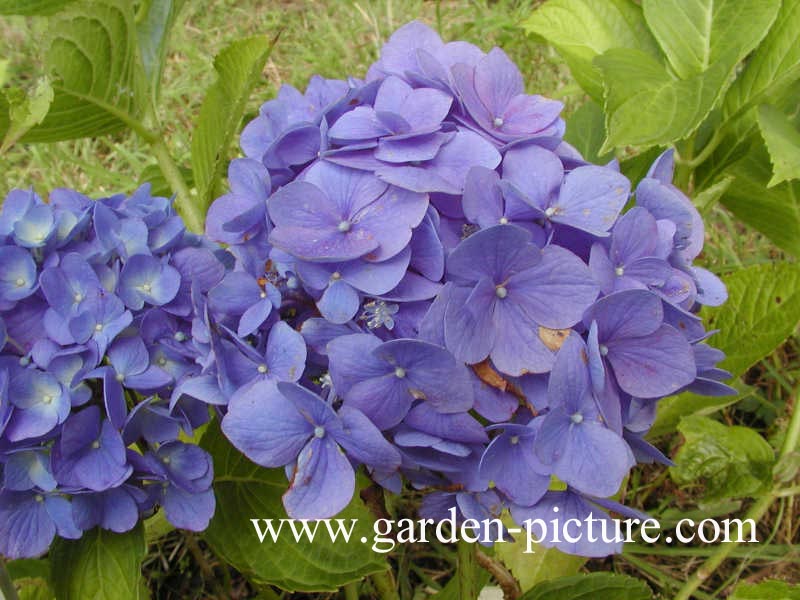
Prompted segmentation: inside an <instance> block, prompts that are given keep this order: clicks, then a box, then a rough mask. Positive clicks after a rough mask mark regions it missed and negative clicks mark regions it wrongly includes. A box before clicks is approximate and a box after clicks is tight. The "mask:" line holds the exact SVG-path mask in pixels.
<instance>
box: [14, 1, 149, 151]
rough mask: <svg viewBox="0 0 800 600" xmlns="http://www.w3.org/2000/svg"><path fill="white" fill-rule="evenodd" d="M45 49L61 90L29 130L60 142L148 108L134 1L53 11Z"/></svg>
mask: <svg viewBox="0 0 800 600" xmlns="http://www.w3.org/2000/svg"><path fill="white" fill-rule="evenodd" d="M49 31H50V32H51V34H50V37H49V41H48V43H47V50H46V53H45V62H46V66H47V70H48V71H50V72H52V74H53V81H52V83H53V90H54V92H55V95H54V97H53V102H52V104H51V105H50V110H49V111H48V113H47V116H46V117H45V118H44V120H42V122H41V123H40V124H38V125H37V126H35V127H33V128H32V129H30V131H28V133H27V134H25V135H24V136H23V138H22V139H23V141H26V142H55V141H58V140H68V139H75V138H81V137H93V136H98V135H104V134H108V133H113V132H116V131H120V130H121V129H123V128H124V127H126V124H127V122H128V121H129V120H130V119H131V118H133V117H136V116H137V115H138V114H139V113H140V112H141V109H142V89H143V84H144V80H143V76H142V71H141V68H140V66H139V63H138V61H137V55H136V54H137V52H136V29H135V24H134V15H133V8H132V4H131V3H130V2H128V1H127V0H95V1H82V2H76V3H72V4H70V6H69V7H68V9H67V10H66V11H64V12H62V13H59V14H57V15H56V16H54V17H52V19H51V23H50V26H49Z"/></svg>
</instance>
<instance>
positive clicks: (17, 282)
mask: <svg viewBox="0 0 800 600" xmlns="http://www.w3.org/2000/svg"><path fill="white" fill-rule="evenodd" d="M14 283H15V284H16V286H17V287H22V286H23V285H25V280H24V279H23V278H22V277H17V280H16V281H15V282H14Z"/></svg>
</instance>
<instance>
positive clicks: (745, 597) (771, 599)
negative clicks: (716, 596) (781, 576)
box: [730, 581, 800, 600]
mask: <svg viewBox="0 0 800 600" xmlns="http://www.w3.org/2000/svg"><path fill="white" fill-rule="evenodd" d="M730 600H800V585H792V584H790V583H786V582H785V581H762V582H761V583H757V584H749V583H741V584H739V585H737V586H736V589H735V590H733V594H731V596H730Z"/></svg>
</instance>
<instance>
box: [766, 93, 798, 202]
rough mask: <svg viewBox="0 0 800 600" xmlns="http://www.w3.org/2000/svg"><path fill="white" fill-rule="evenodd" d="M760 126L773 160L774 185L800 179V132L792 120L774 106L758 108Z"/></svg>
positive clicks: (772, 182)
mask: <svg viewBox="0 0 800 600" xmlns="http://www.w3.org/2000/svg"><path fill="white" fill-rule="evenodd" d="M758 126H759V127H760V128H761V135H762V136H763V137H764V142H766V144H767V150H768V151H769V155H770V160H771V161H772V171H773V176H772V179H770V180H769V183H768V184H767V187H772V186H774V185H776V184H778V183H781V182H782V181H786V180H787V179H800V132H798V131H797V129H795V127H794V124H793V123H792V121H791V120H790V119H789V118H788V117H787V116H786V115H784V114H783V113H782V112H781V111H779V110H778V109H777V108H775V107H774V106H770V105H769V104H763V105H761V106H760V107H759V109H758Z"/></svg>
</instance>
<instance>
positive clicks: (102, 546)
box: [50, 523, 147, 600]
mask: <svg viewBox="0 0 800 600" xmlns="http://www.w3.org/2000/svg"><path fill="white" fill-rule="evenodd" d="M146 553H147V546H146V544H145V542H144V527H143V526H142V524H141V523H139V524H138V525H137V526H136V527H135V528H134V529H133V530H132V531H130V532H128V533H122V534H120V533H112V532H110V531H105V530H103V529H99V528H95V529H92V530H91V531H87V532H86V533H84V534H83V537H82V538H81V539H79V540H65V539H61V538H59V539H58V540H57V541H56V542H55V544H53V546H52V548H51V549H50V563H51V567H52V576H51V577H52V582H53V588H54V590H55V593H56V597H57V598H58V599H59V600H73V599H75V600H137V599H138V598H142V597H143V595H142V586H141V565H142V560H143V559H144V557H145V554H146Z"/></svg>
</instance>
